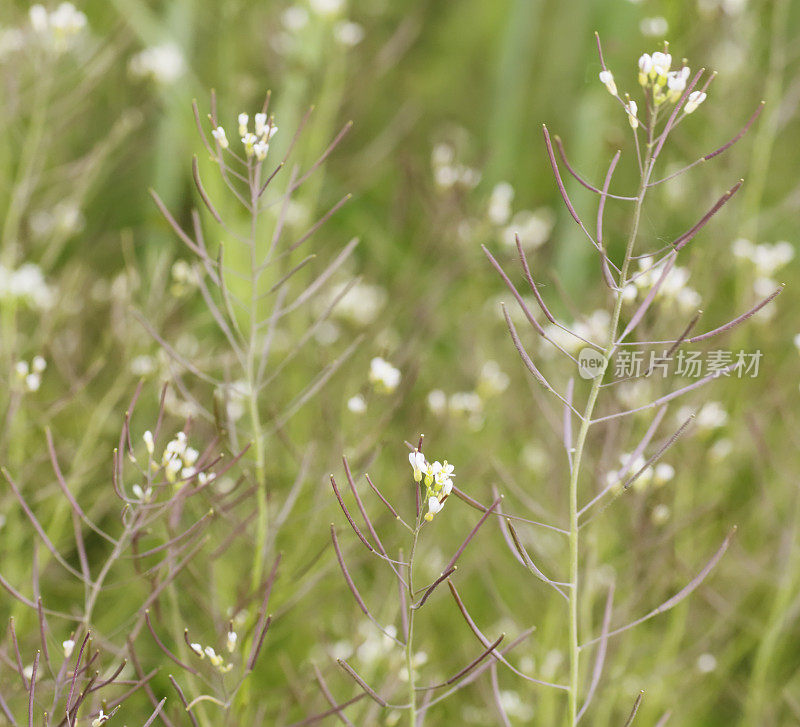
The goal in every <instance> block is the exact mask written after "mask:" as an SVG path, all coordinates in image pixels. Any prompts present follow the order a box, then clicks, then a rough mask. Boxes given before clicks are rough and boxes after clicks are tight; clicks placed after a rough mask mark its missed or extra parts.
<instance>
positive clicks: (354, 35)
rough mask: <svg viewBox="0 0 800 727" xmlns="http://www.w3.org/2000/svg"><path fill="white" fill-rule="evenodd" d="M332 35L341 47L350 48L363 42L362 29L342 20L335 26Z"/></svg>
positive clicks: (356, 24)
mask: <svg viewBox="0 0 800 727" xmlns="http://www.w3.org/2000/svg"><path fill="white" fill-rule="evenodd" d="M333 35H334V37H335V38H336V40H338V41H339V42H340V43H341V44H342V45H344V46H347V47H348V48H352V47H353V46H356V45H358V44H359V43H360V42H361V41H362V40H364V28H363V27H361V26H360V25H359V24H358V23H354V22H352V21H350V20H343V21H342V22H340V23H337V24H336V27H335V28H334V29H333Z"/></svg>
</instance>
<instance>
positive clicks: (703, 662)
mask: <svg viewBox="0 0 800 727" xmlns="http://www.w3.org/2000/svg"><path fill="white" fill-rule="evenodd" d="M716 668H717V660H716V658H715V657H714V655H713V654H700V656H698V657H697V671H699V672H700V673H701V674H708V673H709V672H712V671H714V669H716Z"/></svg>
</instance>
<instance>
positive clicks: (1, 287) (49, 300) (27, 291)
mask: <svg viewBox="0 0 800 727" xmlns="http://www.w3.org/2000/svg"><path fill="white" fill-rule="evenodd" d="M3 299H11V300H18V301H23V302H25V303H27V304H28V305H31V306H32V307H34V308H39V309H42V310H44V309H47V308H50V307H52V305H53V303H54V302H55V295H54V293H53V291H52V289H51V288H50V286H48V285H47V283H46V282H45V279H44V275H43V274H42V271H41V269H40V268H39V266H38V265H34V264H33V263H24V264H23V265H21V266H20V267H19V268H17V269H16V270H9V269H8V268H6V267H4V266H3V265H0V300H3Z"/></svg>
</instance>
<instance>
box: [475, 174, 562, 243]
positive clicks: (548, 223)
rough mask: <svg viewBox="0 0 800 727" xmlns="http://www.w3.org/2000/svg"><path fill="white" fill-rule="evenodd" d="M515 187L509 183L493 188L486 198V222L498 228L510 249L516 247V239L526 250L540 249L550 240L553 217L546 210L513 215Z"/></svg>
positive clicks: (542, 208)
mask: <svg viewBox="0 0 800 727" xmlns="http://www.w3.org/2000/svg"><path fill="white" fill-rule="evenodd" d="M514 194H515V192H514V188H513V187H512V186H511V185H510V184H509V183H508V182H500V183H498V184H496V185H495V186H494V188H493V189H492V193H491V195H490V196H489V204H488V207H487V210H486V216H487V217H488V219H489V223H490V224H492V225H495V226H496V227H501V228H502V232H501V236H502V240H503V242H504V243H505V244H506V245H508V246H509V247H512V248H513V247H515V246H516V238H517V237H519V241H520V243H521V244H522V246H523V247H524V248H526V249H530V250H533V249H536V248H538V247H541V246H542V245H543V244H544V243H545V242H547V240H548V239H549V237H550V233H551V232H552V230H553V224H554V223H555V215H553V211H552V210H551V209H549V208H548V207H541V208H539V209H537V210H520V211H519V212H517V213H516V214H513V217H512V213H513V209H512V204H511V203H512V202H513V201H514Z"/></svg>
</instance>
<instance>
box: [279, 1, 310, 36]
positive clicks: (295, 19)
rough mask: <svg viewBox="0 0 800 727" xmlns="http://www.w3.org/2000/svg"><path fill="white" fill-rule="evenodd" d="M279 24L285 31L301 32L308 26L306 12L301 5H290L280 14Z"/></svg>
mask: <svg viewBox="0 0 800 727" xmlns="http://www.w3.org/2000/svg"><path fill="white" fill-rule="evenodd" d="M281 23H283V27H284V28H286V30H291V31H298V30H302V29H303V28H305V27H306V25H308V10H306V9H305V8H304V7H303V6H302V5H290V6H289V7H288V8H286V10H284V11H283V13H282V14H281Z"/></svg>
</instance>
